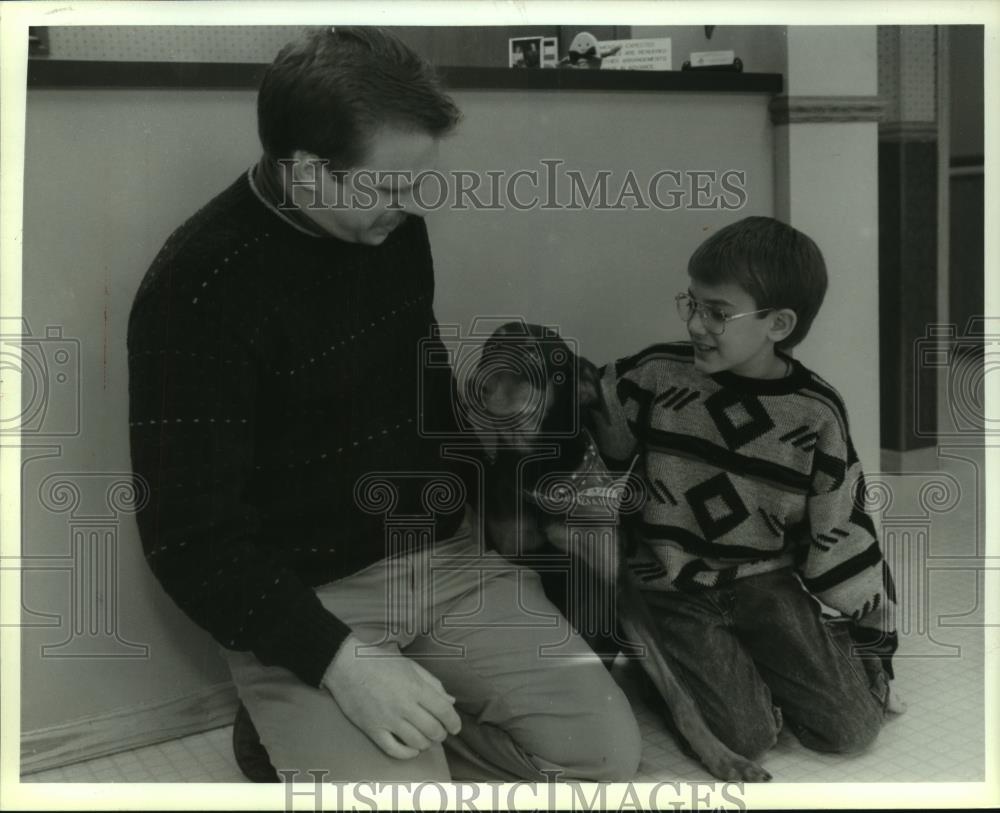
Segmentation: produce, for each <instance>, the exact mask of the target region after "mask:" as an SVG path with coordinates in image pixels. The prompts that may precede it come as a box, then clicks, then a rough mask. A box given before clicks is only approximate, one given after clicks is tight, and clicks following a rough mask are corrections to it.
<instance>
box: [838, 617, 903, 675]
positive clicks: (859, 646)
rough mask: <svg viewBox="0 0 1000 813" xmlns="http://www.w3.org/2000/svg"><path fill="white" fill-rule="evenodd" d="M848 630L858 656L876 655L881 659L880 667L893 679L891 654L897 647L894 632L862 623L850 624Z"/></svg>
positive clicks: (868, 656) (897, 639)
mask: <svg viewBox="0 0 1000 813" xmlns="http://www.w3.org/2000/svg"><path fill="white" fill-rule="evenodd" d="M849 630H850V633H851V639H852V640H853V641H854V648H855V650H856V651H857V653H858V656H859V657H862V658H872V657H877V658H878V659H879V660H880V661H882V668H883V669H884V670H885V673H886V675H888V676H889V680H893V679H894V678H895V677H896V675H895V673H894V672H893V669H892V656H893V655H894V654H895V652H896V650H897V649H898V648H899V636H897V635H896V633H895V632H886V631H885V630H882V629H876V628H875V627H868V626H865V625H864V624H851V626H850V628H849Z"/></svg>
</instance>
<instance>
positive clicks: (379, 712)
mask: <svg viewBox="0 0 1000 813" xmlns="http://www.w3.org/2000/svg"><path fill="white" fill-rule="evenodd" d="M323 685H324V686H325V687H326V688H327V690H328V691H329V692H330V694H332V695H333V698H334V700H336V701H337V704H338V705H339V706H340V709H341V711H343V712H344V714H346V715H347V718H348V719H349V720H350V721H351V722H352V723H354V724H355V725H356V726H357V727H358V728H360V729H361V730H362V731H363V732H364V733H365V734H366V735H367V736H368V737H369V739H371V740H372V742H374V743H375V744H376V745H377V746H378V747H379V748H381V749H382V750H383V751H385V753H387V754H388V755H389V756H391V757H395V758H397V759H412V758H413V757H415V756H417V754H419V753H420V752H421V751H423V750H425V749H427V748H429V747H430V746H431V745H432V744H433V743H437V742H442V741H443V740H444V738H445V737H446V736H448V734H457V733H458V732H459V730H460V729H461V727H462V722H461V720H460V719H459V717H458V714H457V713H456V712H455V709H454V707H453V705H454V703H455V698H454V697H452V696H451V695H449V694H448V693H447V692H446V691H445V690H444V687H443V686H442V685H441V681H439V680H438V679H437V678H436V677H434V675H432V674H431V673H430V672H428V671H427V670H426V669H424V668H423V667H422V666H420V664H418V663H415V662H414V661H412V660H410V659H409V658H407V657H406V656H404V655H403V654H402V653H401V652H400V651H399V649H398V647H396V645H395V644H384V645H381V646H373V645H370V644H364V643H362V642H361V641H360V640H358V639H357V638H355V637H354V636H353V635H351V636H348V638H347V640H346V641H344V643H343V645H342V646H341V647H340V650H339V651H338V652H337V655H336V657H335V658H334V659H333V662H332V663H331V664H330V666H329V668H328V669H327V670H326V674H325V675H323Z"/></svg>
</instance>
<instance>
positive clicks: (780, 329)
mask: <svg viewBox="0 0 1000 813" xmlns="http://www.w3.org/2000/svg"><path fill="white" fill-rule="evenodd" d="M798 323H799V317H798V316H797V315H796V314H795V311H793V310H792V309H791V308H780V309H779V310H776V311H773V312H772V313H771V329H770V330H769V331H768V336H769V337H770V338H771V340H772V341H774V342H775V344H777V343H778V342H780V341H782V340H784V339H787V338H788V337H789V336H790V335H791V334H792V331H793V330H795V326H796V325H797V324H798Z"/></svg>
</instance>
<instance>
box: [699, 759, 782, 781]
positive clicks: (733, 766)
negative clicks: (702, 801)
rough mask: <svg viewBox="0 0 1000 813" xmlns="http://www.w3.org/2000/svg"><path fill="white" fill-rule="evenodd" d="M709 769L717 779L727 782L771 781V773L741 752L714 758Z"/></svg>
mask: <svg viewBox="0 0 1000 813" xmlns="http://www.w3.org/2000/svg"><path fill="white" fill-rule="evenodd" d="M708 769H709V771H711V773H712V775H713V776H714V777H715V778H716V779H722V780H725V781H726V782H770V781H771V774H769V773H768V772H767V771H765V770H764V769H763V768H762V767H760V765H758V764H757V763H756V762H754V761H753V760H749V759H747V758H746V757H741V756H740V755H739V754H733V753H730V754H729V755H728V756H726V757H722V758H720V759H717V760H714V761H713V764H711V765H708Z"/></svg>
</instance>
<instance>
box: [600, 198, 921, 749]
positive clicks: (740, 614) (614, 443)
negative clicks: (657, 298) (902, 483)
mask: <svg viewBox="0 0 1000 813" xmlns="http://www.w3.org/2000/svg"><path fill="white" fill-rule="evenodd" d="M688 273H689V275H690V277H691V284H690V287H689V289H688V291H687V292H685V293H682V294H678V295H677V297H676V306H677V310H678V313H679V315H680V317H681V319H682V320H683V321H684V322H685V323H686V324H687V328H688V333H689V335H690V338H691V341H690V343H674V344H660V345H654V346H652V347H650V348H648V349H646V350H644V351H642V352H640V353H638V354H636V355H634V356H631V357H628V358H625V359H621V360H619V361H618V362H617V363H615V364H611V365H608V366H607V368H605V370H604V372H603V375H602V386H603V388H604V396H605V399H606V401H607V403H608V406H609V410H610V414H611V421H610V423H609V424H607V425H605V426H603V427H602V428H601V430H600V438H599V442H600V445H601V451H602V452H603V453H604V454H605V455H606V456H607V457H609V458H610V459H612V460H617V461H623V462H624V461H626V460H627V459H628V458H630V457H631V456H633V455H635V454H638V455H639V456H640V462H639V465H638V469H637V470H638V471H639V472H640V473H641V474H642V476H643V478H644V481H645V486H646V488H647V498H646V503H645V505H644V507H643V510H642V514H641V517H640V518H639V521H638V523H637V525H638V527H637V528H636V536H637V537H638V539H639V545H638V553H637V554H636V556H635V558H634V559H633V561H632V563H631V564H632V567H633V570H634V573H635V575H636V577H637V579H638V580H639V581H640V583H641V585H642V587H643V590H644V595H645V596H646V597H647V599H648V602H649V605H650V609H651V611H652V613H653V615H654V617H655V618H656V619H657V623H658V624H660V625H662V626H661V629H662V631H663V637H664V640H665V641H667V642H668V646H669V652H670V655H671V656H672V658H673V661H674V663H675V665H676V667H677V673H678V675H679V677H680V678H681V680H682V681H683V682H685V683H686V684H687V686H688V688H689V689H690V691H691V693H692V695H693V696H694V698H695V700H696V701H697V702H698V703H699V705H700V707H701V709H702V711H703V713H704V715H705V718H706V721H707V722H708V724H709V726H710V727H711V728H712V730H713V731H714V732H715V734H716V735H717V736H718V737H719V738H720V739H721V740H722V741H723V742H724V743H725V744H726V745H727V746H729V747H730V748H732V749H733V750H734V751H736V752H737V753H739V754H741V755H743V756H745V757H747V758H748V759H757V758H759V757H760V756H761V755H762V754H764V753H765V752H766V751H767V750H768V749H770V748H771V746H773V745H774V743H775V741H776V738H777V735H778V731H779V730H780V729H781V727H782V723H783V720H784V722H785V723H786V724H788V725H789V727H790V728H791V729H792V730H793V731H794V732H795V734H796V735H797V736H798V738H799V740H800V741H801V742H802V743H803V744H804V745H805V746H807V747H809V748H812V749H815V750H818V751H830V752H842V753H844V752H853V751H858V750H861V749H863V748H865V747H866V746H868V745H869V744H870V743H871V742H872V741H873V740H874V739H875V737H876V735H877V734H878V731H879V728H880V726H881V723H882V719H883V715H884V711H885V710H886V709H887V707H889V708H891V710H897V709H898V710H902V707H901V706H897V705H896V703H897V701H896V700H895V698H893V700H892V701H891V702H890V691H889V683H888V679H891V678H892V677H893V672H892V662H891V658H892V654H893V652H894V651H895V649H896V641H897V639H896V633H895V631H894V627H893V619H892V610H893V608H894V605H895V594H894V587H893V582H892V576H891V574H890V572H889V569H888V566H887V564H886V562H885V561H884V559H883V558H882V553H881V550H880V548H879V543H878V539H877V534H876V530H875V526H874V524H873V522H872V520H871V518H870V517H869V516H868V515H867V514H866V513H865V511H864V507H863V506H864V478H863V475H862V472H861V468H860V464H859V461H858V457H857V454H856V453H855V450H854V447H853V445H852V443H851V438H850V435H849V434H848V426H847V415H846V411H845V408H844V404H843V402H842V400H841V398H840V397H839V395H838V394H837V392H836V391H835V390H834V389H833V388H832V387H831V386H830V385H829V384H827V383H826V382H825V381H823V379H821V378H820V377H819V376H817V375H816V374H815V373H813V372H811V371H810V370H808V369H807V368H806V367H804V366H803V365H802V364H801V363H800V362H798V361H796V360H794V359H792V358H791V357H790V356H789V355H787V353H786V352H785V351H787V350H788V349H790V348H792V347H794V346H795V345H796V344H798V343H799V342H800V341H801V340H802V339H803V338H804V337H805V336H806V334H807V333H808V331H809V327H810V325H811V324H812V321H813V319H814V318H815V316H816V314H817V312H818V311H819V308H820V305H821V303H822V301H823V296H824V294H825V292H826V285H827V279H826V268H825V264H824V261H823V257H822V255H821V253H820V251H819V249H818V248H817V247H816V245H815V243H814V242H813V241H812V240H811V239H809V238H808V237H807V236H805V235H804V234H802V233H801V232H798V231H796V230H795V229H793V228H792V227H790V226H788V225H786V224H784V223H780V222H778V221H776V220H774V219H772V218H767V217H749V218H746V219H744V220H741V221H739V222H737V223H734V224H732V225H730V226H728V227H726V228H724V229H722V230H720V231H719V232H717V233H716V234H714V235H713V236H711V237H710V238H709V239H708V240H706V241H705V242H704V243H703V244H702V245H701V246H700V247H699V248H698V249H697V250H696V251H695V253H694V255H693V256H692V257H691V260H690V262H689V264H688ZM796 574H797V576H798V578H797V577H796ZM800 580H801V581H800ZM803 587H804V588H805V589H803ZM817 599H819V600H821V601H822V602H823V603H825V604H827V605H829V606H831V607H833V608H835V609H837V610H840V611H841V612H842V613H844V614H845V616H846V618H845V619H844V621H845V623H841V624H838V625H835V626H839V627H840V628H841V629H843V628H844V627H845V626H846V627H847V628H848V630H849V632H850V633H851V637H852V638H853V639H854V643H855V646H856V647H860V649H859V651H861V652H862V653H863V658H862V659H857V658H853V657H851V656H850V655H849V654H848V651H847V650H848V649H849V647H848V646H847V645H846V642H844V641H842V642H841V643H842V644H843V645H838V642H837V641H836V640H835V633H833V632H832V629H833V628H834V625H831V626H828V625H827V624H826V623H824V620H823V618H822V617H821V613H820V603H819V601H817Z"/></svg>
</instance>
